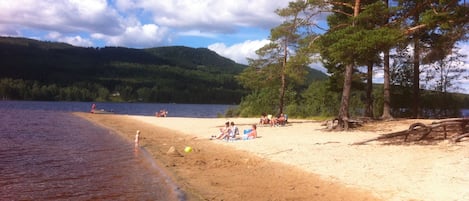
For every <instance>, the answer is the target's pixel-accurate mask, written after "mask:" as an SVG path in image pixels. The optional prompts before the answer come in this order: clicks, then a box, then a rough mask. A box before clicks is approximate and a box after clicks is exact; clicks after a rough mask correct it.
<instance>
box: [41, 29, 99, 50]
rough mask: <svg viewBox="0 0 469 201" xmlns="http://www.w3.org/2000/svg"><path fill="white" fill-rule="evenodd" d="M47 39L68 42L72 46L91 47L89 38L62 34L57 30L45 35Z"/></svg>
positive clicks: (91, 43)
mask: <svg viewBox="0 0 469 201" xmlns="http://www.w3.org/2000/svg"><path fill="white" fill-rule="evenodd" d="M47 38H48V39H49V40H53V41H59V42H64V43H68V44H71V45H74V46H81V47H92V46H93V42H92V41H91V40H89V39H86V38H82V37H81V36H63V35H62V34H61V33H59V32H50V33H49V34H48V35H47Z"/></svg>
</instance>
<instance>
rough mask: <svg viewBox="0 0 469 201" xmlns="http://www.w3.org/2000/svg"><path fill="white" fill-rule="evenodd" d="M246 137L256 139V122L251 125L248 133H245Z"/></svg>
mask: <svg viewBox="0 0 469 201" xmlns="http://www.w3.org/2000/svg"><path fill="white" fill-rule="evenodd" d="M247 135H248V139H256V138H257V126H256V124H253V125H252V129H251V131H250V132H249V133H247Z"/></svg>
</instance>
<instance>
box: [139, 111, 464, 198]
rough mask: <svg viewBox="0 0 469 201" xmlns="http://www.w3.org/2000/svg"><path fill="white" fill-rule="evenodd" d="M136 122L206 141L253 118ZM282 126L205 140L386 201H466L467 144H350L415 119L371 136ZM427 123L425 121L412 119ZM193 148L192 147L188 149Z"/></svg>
mask: <svg viewBox="0 0 469 201" xmlns="http://www.w3.org/2000/svg"><path fill="white" fill-rule="evenodd" d="M131 118H133V119H136V120H138V121H142V122H147V123H150V124H152V125H156V126H161V127H165V128H169V129H173V130H177V131H180V132H182V133H184V134H186V135H188V136H193V137H197V138H198V139H200V140H207V141H208V138H209V136H210V135H211V134H216V133H217V129H218V127H220V126H222V125H223V123H224V122H225V121H226V120H229V121H234V122H235V123H237V125H238V126H239V127H240V128H241V130H242V129H247V128H249V127H250V124H252V123H256V122H257V121H258V119H250V118H234V119H223V118H220V119H197V118H155V117H143V116H131ZM297 122H301V123H291V124H290V125H289V126H285V127H274V128H271V127H258V133H259V135H260V136H261V138H259V139H256V140H249V141H236V142H224V141H210V142H211V143H213V144H218V145H223V146H228V147H231V148H234V149H237V150H243V151H247V152H249V153H253V154H255V155H257V156H259V157H261V158H264V159H269V160H271V161H276V162H281V163H284V164H289V165H293V166H295V167H299V168H300V169H302V170H304V171H307V172H310V173H314V174H318V175H320V176H321V178H323V179H325V180H330V181H334V182H339V183H342V184H345V185H346V186H350V187H355V188H359V189H365V190H367V191H370V192H373V194H374V195H376V196H377V197H379V198H381V199H383V200H389V201H402V200H422V201H423V200H425V201H441V200H445V201H452V200H454V201H466V200H469V173H468V170H469V141H465V142H462V143H459V144H457V145H454V144H449V143H446V142H442V143H439V144H437V145H427V146H422V145H386V146H383V145H378V144H377V143H370V144H369V145H361V146H351V145H349V144H350V143H352V142H357V141H360V140H364V139H369V138H372V137H375V136H376V135H377V134H382V133H386V132H390V131H397V130H404V129H407V128H408V126H409V125H410V124H411V123H413V122H417V120H405V121H399V122H390V123H387V124H383V125H380V126H377V127H375V128H374V129H373V131H368V132H365V131H353V132H324V131H322V130H321V129H322V127H321V126H320V124H319V123H317V122H316V123H314V122H311V121H309V122H308V121H297ZM418 122H423V123H429V121H428V120H427V121H423V120H418ZM193 146H197V145H193Z"/></svg>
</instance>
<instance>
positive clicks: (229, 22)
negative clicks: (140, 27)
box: [134, 0, 289, 33]
mask: <svg viewBox="0 0 469 201" xmlns="http://www.w3.org/2000/svg"><path fill="white" fill-rule="evenodd" d="M288 2H289V0H278V1H271V0H257V1H251V0H237V1H219V0H174V1H161V0H135V4H136V5H138V7H140V8H142V9H144V10H145V11H147V12H150V13H152V15H153V20H154V23H156V24H160V25H162V26H168V27H177V28H184V29H188V30H199V31H201V32H215V33H232V32H234V31H235V30H236V27H238V26H242V27H264V28H270V27H272V26H275V25H276V24H278V23H279V22H281V19H280V18H279V17H278V16H277V15H276V14H275V13H274V11H275V10H276V9H278V8H282V7H286V6H287V5H288ZM134 7H135V5H134Z"/></svg>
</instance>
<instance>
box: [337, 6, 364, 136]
mask: <svg viewBox="0 0 469 201" xmlns="http://www.w3.org/2000/svg"><path fill="white" fill-rule="evenodd" d="M359 13H360V0H355V5H354V7H353V18H354V19H353V24H352V26H355V18H356V17H357V16H358V14H359ZM352 76H353V63H351V64H347V65H346V66H345V74H344V88H343V90H342V100H341V101H340V110H339V116H338V119H339V122H338V126H337V128H338V129H345V130H348V128H349V125H348V120H349V118H350V115H349V111H348V110H349V100H350V91H351V89H352Z"/></svg>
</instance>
